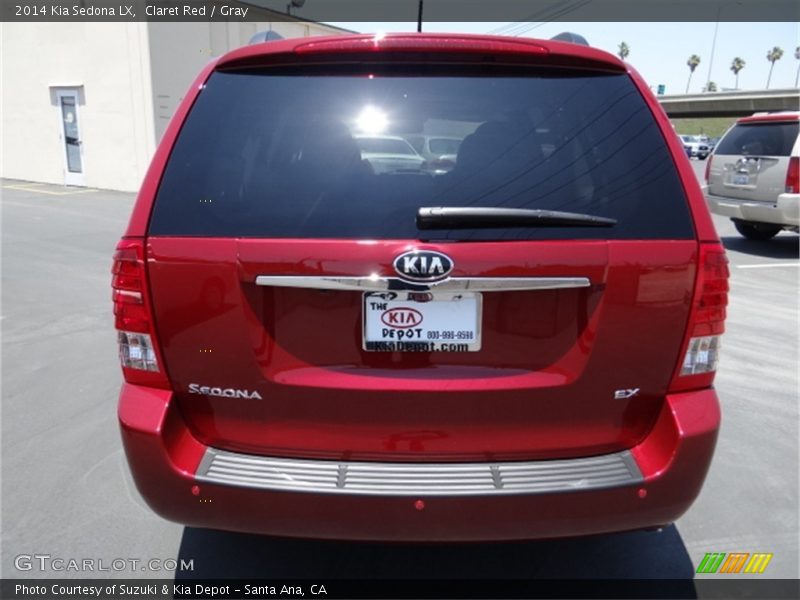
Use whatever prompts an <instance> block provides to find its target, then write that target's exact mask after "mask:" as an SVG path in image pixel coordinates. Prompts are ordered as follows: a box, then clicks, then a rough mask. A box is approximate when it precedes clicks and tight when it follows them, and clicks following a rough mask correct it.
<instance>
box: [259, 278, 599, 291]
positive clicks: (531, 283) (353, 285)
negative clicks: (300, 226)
mask: <svg viewBox="0 0 800 600" xmlns="http://www.w3.org/2000/svg"><path fill="white" fill-rule="evenodd" d="M256 285H262V286H269V287H290V288H306V289H315V290H342V291H362V292H382V291H395V290H396V291H400V290H410V291H415V292H426V291H437V292H467V291H469V292H523V291H529V290H560V289H572V288H586V287H590V286H591V281H590V280H589V278H588V277H450V278H448V279H444V280H442V281H433V282H425V283H411V282H408V281H404V280H403V279H400V278H398V277H383V276H380V275H369V276H362V277H358V276H357V277H349V276H344V275H297V276H295V275H258V276H257V277H256Z"/></svg>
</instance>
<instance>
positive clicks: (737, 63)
mask: <svg viewBox="0 0 800 600" xmlns="http://www.w3.org/2000/svg"><path fill="white" fill-rule="evenodd" d="M746 64H747V63H746V62H745V61H744V59H742V58H739V57H738V56H737V57H736V58H734V59H733V60H732V61H731V71H733V74H734V75H736V89H737V90H738V89H739V71H741V70H742V69H744V66H745V65H746Z"/></svg>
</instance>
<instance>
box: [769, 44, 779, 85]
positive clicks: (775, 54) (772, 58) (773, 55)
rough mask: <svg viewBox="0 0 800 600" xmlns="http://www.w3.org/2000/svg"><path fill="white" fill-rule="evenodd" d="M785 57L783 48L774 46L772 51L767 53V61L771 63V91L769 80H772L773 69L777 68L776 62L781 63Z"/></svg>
mask: <svg viewBox="0 0 800 600" xmlns="http://www.w3.org/2000/svg"><path fill="white" fill-rule="evenodd" d="M781 56H783V48H780V47H778V46H774V47H773V48H772V50H770V51H769V52H767V60H768V61H769V62H770V63H771V64H770V65H769V75H767V89H769V80H770V79H772V69H774V68H775V62H776V61H779V60H780V59H781Z"/></svg>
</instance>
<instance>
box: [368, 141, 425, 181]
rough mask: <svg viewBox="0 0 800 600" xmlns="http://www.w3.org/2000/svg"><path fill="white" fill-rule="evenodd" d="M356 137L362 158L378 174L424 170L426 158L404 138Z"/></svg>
mask: <svg viewBox="0 0 800 600" xmlns="http://www.w3.org/2000/svg"><path fill="white" fill-rule="evenodd" d="M354 138H355V140H356V144H358V147H359V149H360V150H361V158H362V159H363V160H366V161H367V162H368V163H369V164H370V166H371V167H372V170H373V172H374V173H375V174H376V175H378V174H381V173H403V172H406V173H407V172H412V173H419V172H422V166H423V164H424V163H425V159H424V158H423V157H422V156H420V155H419V154H418V153H417V151H416V150H414V148H413V147H412V146H411V144H409V143H408V142H407V141H406V140H404V139H403V138H401V137H399V136H393V135H356V136H354Z"/></svg>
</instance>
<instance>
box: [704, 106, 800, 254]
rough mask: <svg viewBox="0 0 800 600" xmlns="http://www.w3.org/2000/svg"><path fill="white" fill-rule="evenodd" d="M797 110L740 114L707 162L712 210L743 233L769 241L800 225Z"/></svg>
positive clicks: (799, 123)
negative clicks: (781, 232)
mask: <svg viewBox="0 0 800 600" xmlns="http://www.w3.org/2000/svg"><path fill="white" fill-rule="evenodd" d="M798 130H800V112H785V113H772V114H756V115H753V116H752V117H745V118H743V119H739V120H738V121H737V122H736V123H735V124H734V125H733V127H731V128H730V129H729V130H728V131H727V132H726V133H725V135H724V136H723V137H722V139H721V140H720V141H719V143H718V144H717V147H716V148H715V150H714V154H712V155H711V158H709V164H708V166H707V167H706V183H707V186H706V188H705V193H706V200H707V202H708V205H709V208H710V209H711V212H713V213H715V214H718V215H724V216H726V217H730V218H731V219H732V220H733V223H734V225H735V226H736V230H737V231H738V232H739V233H741V234H742V235H743V236H744V237H746V238H749V239H754V240H768V239H770V238H771V237H773V236H775V235H776V234H777V233H779V232H780V231H781V230H783V229H788V230H791V231H798V227H800V183H798V177H799V176H800V158H798V154H799V153H800V141H799V140H798Z"/></svg>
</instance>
